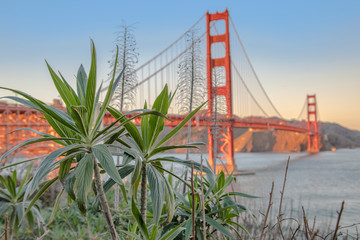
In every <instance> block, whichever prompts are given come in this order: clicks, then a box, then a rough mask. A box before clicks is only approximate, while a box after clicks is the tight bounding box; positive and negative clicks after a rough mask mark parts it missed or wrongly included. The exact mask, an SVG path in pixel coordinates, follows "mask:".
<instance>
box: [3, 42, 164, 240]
mask: <svg viewBox="0 0 360 240" xmlns="http://www.w3.org/2000/svg"><path fill="white" fill-rule="evenodd" d="M46 64H47V66H48V69H49V72H50V75H51V77H52V80H53V82H54V84H55V86H56V89H57V90H58V93H59V95H60V97H61V98H62V100H63V102H64V103H65V105H66V112H63V111H61V110H59V109H57V108H54V107H52V106H49V105H46V104H45V103H44V102H42V101H40V100H38V99H36V98H33V97H31V96H30V95H28V94H26V93H24V92H22V91H18V90H14V89H10V88H5V87H1V88H2V89H6V90H10V91H12V92H14V93H16V94H18V95H20V96H22V97H24V98H19V97H8V98H10V99H12V100H15V101H17V102H20V103H22V104H24V105H26V106H28V107H31V108H33V109H36V110H38V111H40V112H41V113H42V114H43V115H44V117H45V119H46V120H47V121H48V123H49V124H50V125H51V126H52V127H53V129H54V130H55V131H56V133H57V134H58V135H59V137H56V136H51V135H49V134H45V133H41V132H37V131H34V130H32V129H28V130H29V131H34V132H36V133H38V134H40V135H41V136H42V137H40V138H36V139H30V140H26V141H25V142H23V143H21V144H19V145H18V146H16V147H14V148H13V149H11V150H10V151H8V152H7V153H5V154H4V155H3V156H2V157H1V158H0V161H1V160H2V159H4V158H5V157H6V156H8V155H9V154H10V153H11V152H13V151H14V150H16V149H18V148H20V147H23V146H26V145H29V144H33V143H37V142H43V141H54V142H56V143H58V144H60V145H61V148H59V149H57V150H55V151H53V152H52V153H50V154H49V155H47V156H46V157H45V158H44V160H43V161H42V162H41V164H40V166H39V168H38V170H37V171H36V173H35V175H34V176H33V178H32V179H31V181H30V182H29V184H28V186H27V189H26V191H25V194H24V199H26V197H28V196H30V195H31V194H32V193H33V192H34V191H35V190H36V189H37V187H38V186H39V184H40V183H41V181H43V179H44V178H45V177H46V176H47V175H48V173H50V172H51V171H53V170H55V169H58V170H59V171H58V175H57V176H56V177H55V178H53V179H51V180H49V181H46V182H45V183H44V185H43V186H42V187H41V189H40V190H39V191H38V193H37V194H36V196H35V197H34V199H33V200H32V202H31V203H30V206H31V205H33V204H34V203H35V201H36V200H37V199H38V198H39V197H40V196H41V194H42V193H43V192H44V191H45V190H46V189H47V188H48V187H49V186H50V185H51V184H53V183H54V182H55V181H57V180H58V179H59V180H60V181H61V182H62V183H63V184H64V187H65V190H66V191H67V193H68V195H69V196H70V197H71V198H72V199H73V200H75V201H76V203H77V205H78V207H79V209H80V211H81V213H82V214H85V213H86V205H87V204H86V200H87V195H88V193H89V192H90V191H91V185H92V182H93V176H94V182H95V187H96V193H97V195H98V196H99V199H100V204H101V207H102V211H103V213H104V216H105V219H106V222H107V224H108V227H109V231H110V233H111V236H112V238H113V239H117V238H118V237H117V233H116V231H115V227H114V224H113V220H112V215H111V213H110V209H109V206H108V202H107V199H106V197H105V193H104V190H103V186H102V183H101V175H100V170H101V169H103V170H105V171H106V173H107V174H108V175H109V176H110V178H111V179H112V180H114V181H115V182H116V183H118V184H119V185H120V187H121V189H122V192H123V194H124V195H125V196H126V191H125V188H124V185H123V182H122V179H121V177H120V175H119V173H118V171H116V166H115V164H114V160H113V158H112V155H111V152H110V151H109V149H108V145H107V144H108V143H112V142H113V141H114V140H115V139H116V138H117V137H119V136H120V137H121V134H122V133H123V132H124V131H125V129H124V128H123V125H124V124H126V123H128V122H129V121H130V120H131V119H126V120H124V119H125V116H124V115H121V116H120V117H119V118H118V119H117V120H116V121H114V122H113V123H112V124H110V125H109V126H107V127H105V128H104V129H101V125H102V121H103V117H104V115H105V112H106V109H107V107H108V105H109V103H110V100H111V98H112V96H113V94H114V91H115V88H116V86H117V84H118V82H119V80H120V78H121V75H122V73H120V75H119V76H118V77H117V78H115V72H116V65H117V59H115V63H114V71H113V75H112V79H111V81H110V83H109V88H108V91H107V93H106V95H105V99H104V100H103V101H102V102H100V101H99V96H100V91H101V86H102V85H100V87H99V88H98V90H96V85H97V81H96V68H97V67H96V51H95V46H94V43H93V41H92V40H91V66H90V71H89V75H88V76H87V74H86V72H85V70H84V68H83V66H82V65H81V66H80V68H79V70H78V73H77V78H76V80H77V81H76V83H77V89H76V91H75V90H74V89H73V88H72V87H71V86H70V85H69V84H68V82H67V81H66V80H65V79H64V78H63V76H62V75H61V74H59V75H57V74H56V73H55V72H54V71H53V69H52V68H51V67H50V66H49V64H48V63H46ZM131 113H134V112H129V114H131ZM149 113H154V114H158V113H156V112H154V111H149V110H143V112H142V113H141V114H138V115H135V116H134V117H138V116H142V115H145V114H149ZM118 122H121V123H120V124H118V125H116V124H117V123H118ZM63 192H64V191H61V192H60V194H59V195H58V198H57V201H56V203H55V208H54V209H55V210H56V206H58V205H59V200H60V196H61V194H62V193H63ZM125 199H126V197H125ZM55 210H54V211H55Z"/></svg>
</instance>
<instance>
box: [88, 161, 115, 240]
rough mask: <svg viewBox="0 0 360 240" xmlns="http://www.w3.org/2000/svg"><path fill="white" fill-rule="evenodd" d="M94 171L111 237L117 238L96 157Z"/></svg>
mask: <svg viewBox="0 0 360 240" xmlns="http://www.w3.org/2000/svg"><path fill="white" fill-rule="evenodd" d="M94 172H95V186H96V190H97V193H98V195H99V198H100V204H101V208H102V210H103V212H104V216H105V219H106V223H107V225H108V227H109V231H110V234H111V238H112V239H113V240H117V239H118V235H117V232H116V230H115V226H114V222H113V219H112V215H111V212H110V208H109V204H108V201H107V200H106V196H105V192H104V188H103V186H102V183H101V175H100V169H99V166H98V165H97V161H96V159H95V161H94Z"/></svg>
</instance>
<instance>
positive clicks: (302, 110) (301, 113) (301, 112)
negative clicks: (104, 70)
mask: <svg viewBox="0 0 360 240" xmlns="http://www.w3.org/2000/svg"><path fill="white" fill-rule="evenodd" d="M305 107H306V98H305V101H304V105H303V107H302V109H301V111H300V114H299V116H298V117H297V118H296V120H300V117H301V115H303V113H304V110H305Z"/></svg>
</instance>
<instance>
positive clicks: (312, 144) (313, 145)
mask: <svg viewBox="0 0 360 240" xmlns="http://www.w3.org/2000/svg"><path fill="white" fill-rule="evenodd" d="M307 123H308V130H309V133H308V146H307V151H308V152H313V153H316V152H319V133H318V122H317V106H316V95H315V94H314V95H307Z"/></svg>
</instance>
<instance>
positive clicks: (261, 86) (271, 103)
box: [229, 16, 284, 118]
mask: <svg viewBox="0 0 360 240" xmlns="http://www.w3.org/2000/svg"><path fill="white" fill-rule="evenodd" d="M229 19H230V22H231V25H232V27H233V29H234V31H235V33H236V36H237V39H238V41H239V43H240V46H241V49H242V50H243V52H244V55H245V58H246V60H247V62H248V63H249V65H250V68H251V70H252V72H253V73H254V76H255V79H256V81H257V83H258V84H259V86H260V88H261V90H262V91H263V93H264V94H265V97H266V98H267V100H268V101H269V103H270V105H271V106H272V107H273V109H274V110H275V112H276V113H277V114H278V115H279V116H280V118H284V117H283V116H282V115H281V114H280V112H279V111H278V110H277V108H276V107H275V105H274V104H273V102H272V101H271V100H270V98H269V96H268V94H267V93H266V91H265V89H264V87H263V85H262V84H261V82H260V80H259V77H258V75H257V74H256V72H255V68H254V66H253V65H252V64H251V62H250V58H249V56H248V54H247V52H246V50H245V47H244V45H243V43H242V42H241V39H240V36H239V33H238V31H237V30H236V28H235V24H234V22H233V20H232V18H231V16H229Z"/></svg>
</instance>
